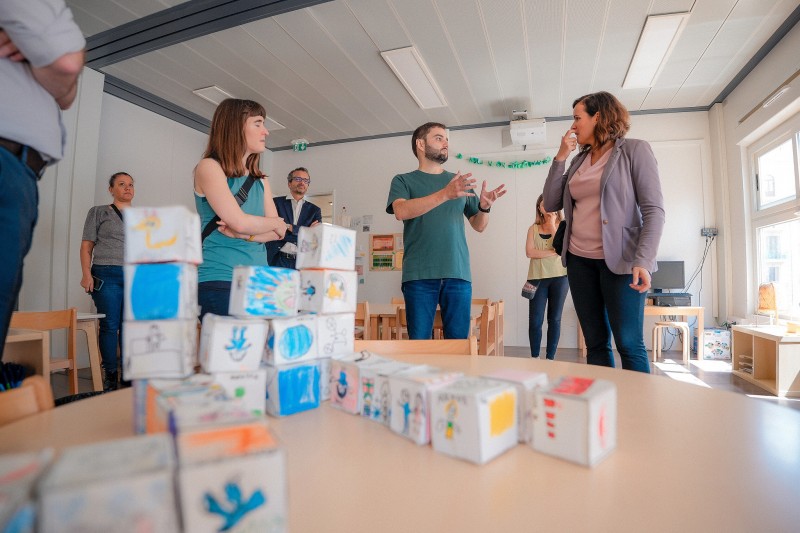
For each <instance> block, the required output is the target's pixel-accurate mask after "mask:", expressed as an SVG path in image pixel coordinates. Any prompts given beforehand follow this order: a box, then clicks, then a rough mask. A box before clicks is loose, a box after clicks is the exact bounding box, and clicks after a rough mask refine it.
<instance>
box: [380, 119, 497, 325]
mask: <svg viewBox="0 0 800 533" xmlns="http://www.w3.org/2000/svg"><path fill="white" fill-rule="evenodd" d="M411 149H412V150H413V152H414V155H415V156H416V158H417V160H418V161H419V167H418V168H417V170H415V171H413V172H409V173H407V174H398V175H397V176H395V177H394V179H393V180H392V185H391V188H390V190H389V199H388V201H387V205H386V212H387V213H389V214H390V215H394V216H395V217H396V218H397V220H402V221H403V244H404V246H405V254H404V256H403V296H404V297H405V302H406V317H407V319H408V337H409V338H410V339H430V338H431V332H432V330H433V319H434V316H435V315H436V306H437V305H439V306H441V308H442V325H443V327H444V336H445V338H447V339H466V338H467V337H468V336H469V323H470V306H471V305H472V277H471V275H470V268H469V250H468V249H467V238H466V236H465V234H464V217H466V218H467V220H469V223H470V225H471V226H472V227H473V229H475V231H479V232H482V231H483V230H484V229H486V226H487V225H488V224H489V210H490V209H491V207H492V204H493V203H494V202H495V200H497V199H498V198H500V197H501V196H503V195H504V194H505V193H506V190H505V188H504V187H505V185H500V186H499V187H497V188H496V189H494V190H491V191H487V190H486V181H484V182H483V186H482V187H481V193H480V196H477V195H476V194H475V193H474V192H473V190H474V189H475V185H476V181H475V179H473V178H472V174H471V173H468V174H461V173H460V172H459V173H456V174H453V173H452V172H447V171H446V170H444V169H443V168H442V164H444V163H445V162H446V161H447V131H446V128H445V126H444V125H443V124H439V123H436V122H428V123H426V124H423V125H422V126H420V127H419V128H417V129H416V130H415V131H414V135H413V136H412V137H411Z"/></svg>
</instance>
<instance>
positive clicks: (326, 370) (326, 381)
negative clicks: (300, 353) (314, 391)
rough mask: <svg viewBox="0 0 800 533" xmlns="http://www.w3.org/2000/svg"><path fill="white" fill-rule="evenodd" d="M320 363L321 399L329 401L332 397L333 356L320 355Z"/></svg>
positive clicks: (318, 360) (321, 400)
mask: <svg viewBox="0 0 800 533" xmlns="http://www.w3.org/2000/svg"><path fill="white" fill-rule="evenodd" d="M317 362H318V363H319V401H320V402H327V401H328V400H330V399H331V358H330V357H320V358H319V359H317Z"/></svg>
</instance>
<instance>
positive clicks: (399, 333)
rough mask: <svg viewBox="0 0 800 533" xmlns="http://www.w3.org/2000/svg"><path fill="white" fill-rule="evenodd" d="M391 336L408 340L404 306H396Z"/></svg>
mask: <svg viewBox="0 0 800 533" xmlns="http://www.w3.org/2000/svg"><path fill="white" fill-rule="evenodd" d="M392 338H394V339H397V340H403V339H406V340H408V318H407V317H406V306H405V305H399V306H397V315H396V316H395V319H394V331H393V332H392Z"/></svg>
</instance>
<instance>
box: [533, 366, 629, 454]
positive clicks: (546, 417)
mask: <svg viewBox="0 0 800 533" xmlns="http://www.w3.org/2000/svg"><path fill="white" fill-rule="evenodd" d="M616 445H617V387H616V385H614V384H613V383H612V382H610V381H606V380H602V379H591V378H579V377H562V378H560V379H558V380H557V381H555V382H553V383H552V384H550V385H549V386H548V387H546V388H544V389H542V390H538V391H536V417H535V419H534V422H533V449H534V450H536V451H539V452H542V453H546V454H548V455H554V456H556V457H561V458H562V459H566V460H568V461H572V462H575V463H579V464H582V465H584V466H594V465H595V464H597V463H598V462H600V461H601V460H602V459H604V458H605V457H606V456H608V455H609V454H610V453H611V451H612V450H614V448H615V447H616Z"/></svg>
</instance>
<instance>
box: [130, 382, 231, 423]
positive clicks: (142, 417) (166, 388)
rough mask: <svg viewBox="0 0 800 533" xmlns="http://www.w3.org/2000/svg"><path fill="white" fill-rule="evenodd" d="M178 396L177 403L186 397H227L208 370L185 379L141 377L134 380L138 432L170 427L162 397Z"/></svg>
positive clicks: (220, 398)
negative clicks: (163, 408) (161, 402)
mask: <svg viewBox="0 0 800 533" xmlns="http://www.w3.org/2000/svg"><path fill="white" fill-rule="evenodd" d="M161 396H164V397H176V400H175V402H174V404H177V403H180V402H181V401H183V400H185V401H186V402H187V403H188V402H203V401H207V400H214V401H222V400H225V399H227V395H226V394H225V389H223V388H222V386H220V385H219V384H217V383H214V380H213V378H212V377H211V376H209V375H208V374H194V375H192V376H189V377H188V378H185V379H137V380H134V382H133V426H134V432H135V433H137V434H141V433H162V432H164V431H167V428H168V422H169V420H168V418H169V417H168V415H169V413H168V412H165V411H162V407H161V406H160V405H159V397H161Z"/></svg>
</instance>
